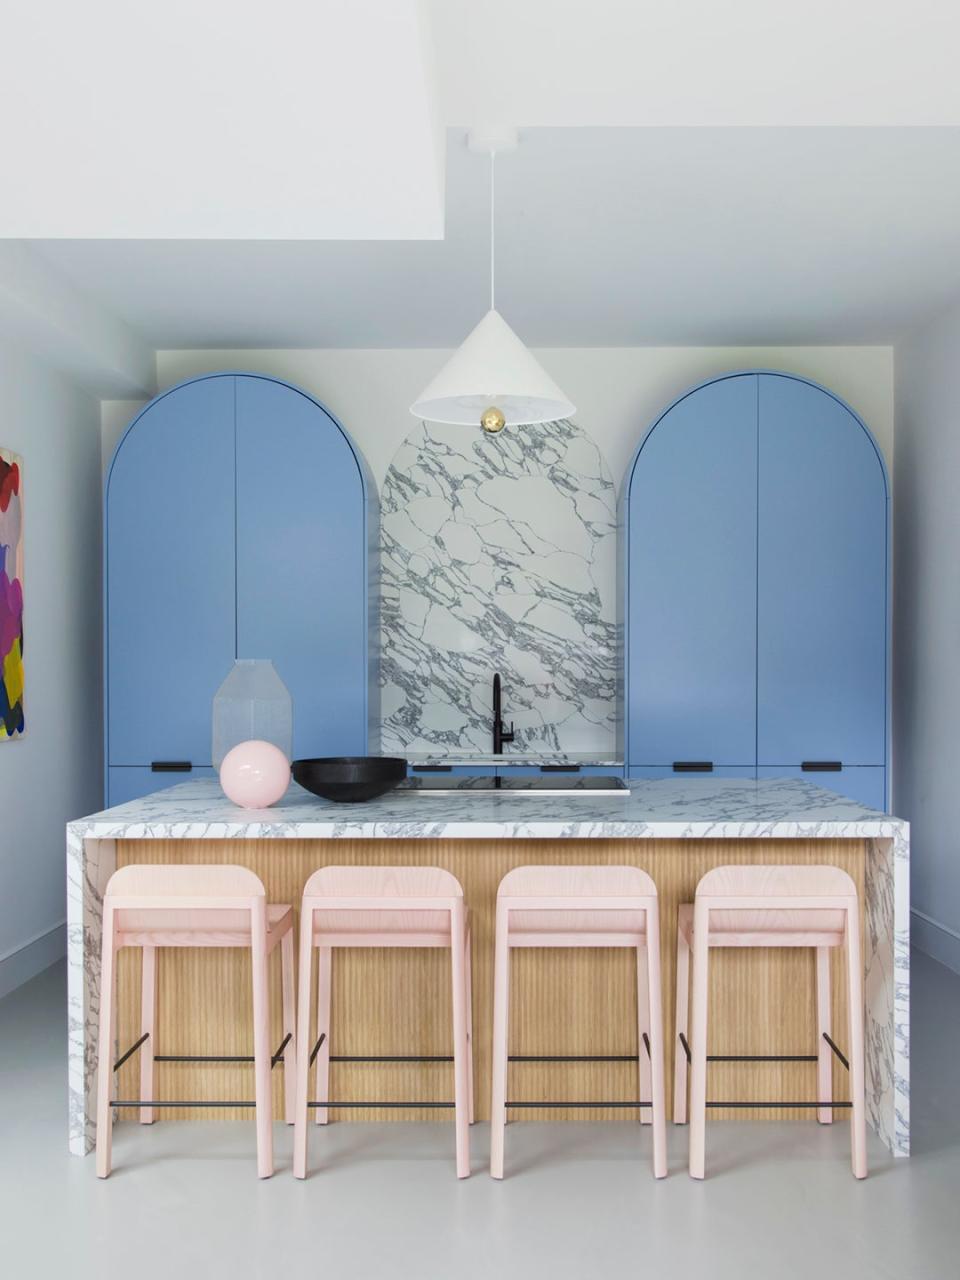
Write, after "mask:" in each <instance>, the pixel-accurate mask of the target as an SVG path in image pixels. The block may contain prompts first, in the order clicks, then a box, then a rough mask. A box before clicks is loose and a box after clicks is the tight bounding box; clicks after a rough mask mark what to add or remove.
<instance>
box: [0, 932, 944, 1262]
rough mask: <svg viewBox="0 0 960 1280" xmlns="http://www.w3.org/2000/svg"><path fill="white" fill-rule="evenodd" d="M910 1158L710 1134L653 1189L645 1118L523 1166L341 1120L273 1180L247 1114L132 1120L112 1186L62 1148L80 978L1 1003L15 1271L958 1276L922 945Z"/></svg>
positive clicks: (839, 1128)
mask: <svg viewBox="0 0 960 1280" xmlns="http://www.w3.org/2000/svg"><path fill="white" fill-rule="evenodd" d="M913 993H914V1000H913V1009H914V1022H913V1133H914V1155H913V1157H912V1158H911V1159H909V1160H897V1161H894V1160H893V1159H892V1158H890V1157H889V1156H887V1155H886V1154H885V1152H884V1151H883V1150H882V1149H881V1148H880V1146H879V1144H878V1143H877V1142H876V1140H872V1141H871V1144H870V1160H871V1175H870V1177H869V1178H868V1179H867V1181H866V1182H863V1183H858V1182H855V1181H854V1179H853V1178H852V1177H851V1175H850V1171H849V1158H848V1146H847V1127H846V1125H845V1124H843V1123H838V1124H836V1125H835V1126H833V1127H832V1128H830V1129H828V1128H821V1127H820V1126H818V1125H816V1124H814V1123H783V1124H762V1123H746V1124H732V1123H730V1124H727V1123H723V1124H721V1123H715V1124H713V1125H711V1126H710V1127H709V1129H708V1178H707V1180H706V1181H705V1182H703V1183H694V1182H691V1180H690V1179H689V1178H688V1177H687V1174H686V1170H685V1146H686V1130H685V1129H674V1128H672V1126H671V1129H670V1134H669V1137H670V1176H669V1177H668V1178H667V1179H666V1180H664V1181H663V1182H659V1183H657V1182H654V1181H653V1179H652V1177H651V1175H650V1166H649V1141H650V1139H649V1129H641V1128H640V1127H639V1126H636V1125H629V1124H622V1125H600V1124H557V1125H540V1124H526V1125H525V1124H522V1123H518V1124H515V1125H511V1126H510V1129H509V1131H508V1135H507V1136H508V1145H507V1159H508V1168H507V1178H506V1179H505V1180H504V1181H503V1182H502V1183H495V1182H493V1181H492V1180H491V1179H490V1178H489V1177H488V1175H487V1172H486V1168H485V1161H486V1155H487V1130H486V1126H484V1125H479V1126H476V1127H475V1128H474V1130H473V1134H474V1139H473V1170H474V1172H473V1176H472V1177H471V1178H470V1179H468V1180H466V1181H464V1182H458V1181H457V1179H456V1178H455V1177H454V1172H453V1155H452V1132H451V1130H450V1128H449V1127H448V1126H447V1125H441V1124H437V1125H405V1124H384V1125H345V1124H340V1125H331V1126H330V1127H329V1129H327V1130H326V1131H323V1132H319V1131H314V1133H313V1135H312V1161H313V1168H314V1173H313V1175H312V1176H311V1178H310V1179H309V1180H308V1181H306V1182H296V1181H294V1179H293V1178H292V1176H291V1174H290V1152H291V1135H290V1131H289V1130H287V1129H286V1128H285V1127H284V1126H282V1125H277V1127H276V1131H275V1134H276V1147H277V1166H278V1167H277V1173H276V1175H275V1176H274V1178H273V1179H272V1180H270V1181H267V1182H260V1181H258V1179H257V1177H256V1173H255V1165H254V1136H253V1127H252V1125H246V1124H216V1123H209V1122H205V1123H196V1124H173V1123H168V1124H165V1125H164V1124H158V1125H155V1126H154V1127H153V1128H150V1129H146V1128H144V1129H141V1128H139V1127H138V1126H137V1125H135V1124H124V1125H122V1126H120V1127H118V1130H117V1134H116V1138H115V1140H114V1156H115V1172H114V1175H113V1176H112V1177H111V1178H110V1179H109V1181H107V1182H100V1181H98V1179H97V1178H96V1176H95V1174H94V1168H93V1160H92V1158H90V1159H86V1160H78V1159H74V1158H71V1157H70V1156H68V1155H67V1153H66V1123H65V1120H66V1117H65V1094H66V1083H65V1082H66V1052H65V1007H66V1002H65V974H64V970H63V967H62V966H56V967H54V968H53V969H50V970H48V971H47V972H46V973H44V974H41V975H40V976H39V977H38V978H36V979H34V981H33V982H31V983H29V984H28V985H27V986H25V987H22V988H21V989H20V990H18V991H15V992H14V993H13V994H12V995H10V996H8V997H7V998H6V999H5V1000H3V1001H0V1086H2V1087H0V1275H3V1276H9V1277H11V1280H12V1278H13V1277H17V1278H19V1277H31V1278H32V1277H45V1276H54V1275H58V1276H71V1277H76V1280H87V1278H88V1277H90V1278H93V1277H97V1278H98V1280H104V1278H106V1280H112V1278H113V1277H120V1276H123V1277H130V1278H131V1280H151V1278H152V1277H155V1276H156V1277H160V1276H163V1277H165V1280H170V1277H171V1276H172V1277H178V1276H182V1277H184V1278H185V1280H192V1278H193V1277H201V1276H203V1277H212V1278H214V1280H216V1278H217V1277H220V1276H224V1277H226V1276H230V1277H232V1278H233V1280H240V1278H242V1277H248V1276H250V1277H258V1278H259V1277H268V1276H269V1277H273V1276H281V1275H284V1274H287V1275H289V1274H291V1273H290V1272H287V1271H286V1268H287V1267H288V1266H289V1267H292V1268H294V1269H295V1270H296V1272H297V1273H298V1274H300V1275H304V1274H309V1275H323V1276H329V1277H336V1278H337V1280H340V1278H341V1277H343V1278H347V1280H349V1278H352V1277H363V1278H364V1280H367V1278H373V1277H390V1278H392V1277H396V1278H397V1280H401V1278H403V1277H417V1280H432V1278H433V1277H443V1278H444V1280H448V1278H449V1280H452V1278H453V1277H475V1276H476V1277H479V1276H484V1277H486V1276H490V1277H498V1280H507V1278H509V1277H520V1276H522V1277H525V1278H526V1277H540V1276H548V1275H549V1276H550V1277H551V1280H565V1278H566V1277H577V1278H578V1280H580V1278H582V1277H593V1276H609V1277H613V1278H614V1280H616V1278H617V1277H620V1276H624V1277H627V1276H629V1277H631V1278H632V1277H636V1276H640V1275H651V1274H657V1273H656V1272H654V1270H653V1269H654V1268H660V1271H659V1274H660V1275H662V1276H665V1277H685V1276H691V1277H692V1276H698V1277H705V1278H706V1280H720V1278H722V1277H738V1278H739V1280H744V1278H745V1277H746V1278H749V1277H754V1276H756V1277H764V1278H765V1280H766V1278H767V1277H774V1278H776V1280H788V1278H792V1277H803V1280H810V1278H811V1277H814V1276H838V1277H840V1276H843V1277H861V1276H862V1277H866V1276H870V1277H887V1276H890V1277H894V1276H896V1277H897V1280H948V1278H951V1280H952V1277H955V1276H957V1275H960V1107H958V1099H957V1086H958V1077H960V1070H958V1067H960V978H958V977H957V976H956V975H954V974H952V973H950V972H949V971H948V970H946V969H944V968H942V967H941V966H940V965H938V964H936V963H935V962H934V961H932V960H929V959H927V958H926V957H925V956H923V955H919V954H917V955H915V957H914V969H913Z"/></svg>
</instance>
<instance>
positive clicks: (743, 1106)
mask: <svg viewBox="0 0 960 1280" xmlns="http://www.w3.org/2000/svg"><path fill="white" fill-rule="evenodd" d="M706 1105H707V1106H708V1107H736V1108H737V1110H739V1111H748V1110H751V1109H757V1108H762V1107H775V1108H776V1109H777V1110H778V1111H786V1110H788V1109H789V1108H790V1107H852V1106H853V1103H852V1102H708V1103H707V1104H706Z"/></svg>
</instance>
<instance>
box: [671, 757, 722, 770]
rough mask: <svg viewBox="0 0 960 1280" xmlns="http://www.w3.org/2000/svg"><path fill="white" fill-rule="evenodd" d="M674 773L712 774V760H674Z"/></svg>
mask: <svg viewBox="0 0 960 1280" xmlns="http://www.w3.org/2000/svg"><path fill="white" fill-rule="evenodd" d="M673 772H674V773H713V761H712V760H674V762H673Z"/></svg>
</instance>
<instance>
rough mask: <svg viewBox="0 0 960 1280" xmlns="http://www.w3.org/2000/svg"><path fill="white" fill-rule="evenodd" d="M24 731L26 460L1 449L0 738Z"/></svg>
mask: <svg viewBox="0 0 960 1280" xmlns="http://www.w3.org/2000/svg"><path fill="white" fill-rule="evenodd" d="M21 733H23V460H22V459H21V458H20V457H18V456H17V454H15V453H9V452H8V451H7V450H6V449H0V742H4V741H6V740H7V739H8V738H16V737H19V736H20V734H21Z"/></svg>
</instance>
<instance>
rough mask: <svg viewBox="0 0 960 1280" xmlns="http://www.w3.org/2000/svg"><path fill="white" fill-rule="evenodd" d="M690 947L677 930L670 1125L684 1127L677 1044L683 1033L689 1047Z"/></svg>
mask: <svg viewBox="0 0 960 1280" xmlns="http://www.w3.org/2000/svg"><path fill="white" fill-rule="evenodd" d="M689 1009H690V946H689V944H688V942H687V939H686V937H685V936H684V933H683V930H682V929H680V928H679V927H678V928H677V1017H676V1023H677V1025H676V1030H675V1032H674V1037H673V1123H674V1124H686V1123H687V1054H686V1051H685V1049H684V1047H683V1045H682V1044H681V1042H680V1033H681V1032H682V1033H683V1035H684V1037H685V1039H686V1041H687V1044H689V1043H690V1026H689Z"/></svg>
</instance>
